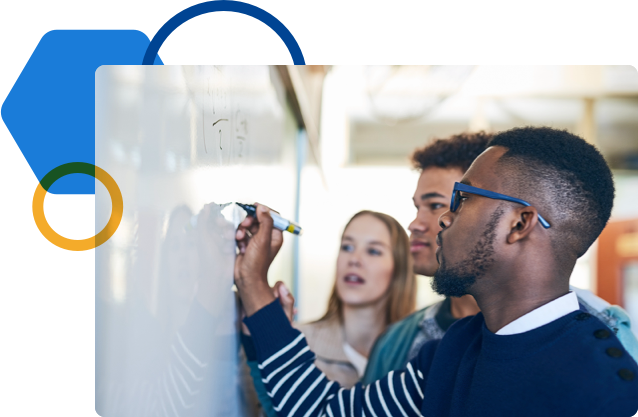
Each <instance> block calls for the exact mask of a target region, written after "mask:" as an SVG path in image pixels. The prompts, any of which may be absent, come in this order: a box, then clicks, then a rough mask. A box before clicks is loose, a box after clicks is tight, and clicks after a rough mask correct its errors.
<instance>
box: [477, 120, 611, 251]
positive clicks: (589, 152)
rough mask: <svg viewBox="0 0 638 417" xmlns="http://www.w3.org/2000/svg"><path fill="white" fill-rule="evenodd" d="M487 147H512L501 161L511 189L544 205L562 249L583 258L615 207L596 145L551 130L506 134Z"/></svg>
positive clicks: (541, 207)
mask: <svg viewBox="0 0 638 417" xmlns="http://www.w3.org/2000/svg"><path fill="white" fill-rule="evenodd" d="M488 145H489V146H502V147H505V148H507V151H506V152H505V154H503V156H501V158H500V159H499V161H498V162H497V166H500V167H504V168H505V169H507V174H506V175H503V176H502V177H503V178H505V183H506V184H507V188H511V189H513V190H514V191H515V192H517V193H518V194H519V195H520V197H519V198H522V199H526V198H530V199H532V200H534V201H536V202H537V203H540V204H541V205H539V206H538V207H537V209H538V210H539V213H541V214H542V215H543V216H544V217H545V216H546V215H547V216H548V217H546V218H547V221H549V223H550V224H551V228H550V229H548V230H552V229H553V230H552V232H551V233H552V234H553V236H554V237H555V238H556V239H552V243H553V246H555V247H556V248H557V251H558V252H560V253H564V252H563V251H564V250H571V251H573V253H574V254H575V255H576V256H577V257H580V256H582V255H583V254H584V253H585V252H586V251H587V249H588V248H589V247H590V246H591V244H592V243H594V241H595V240H596V238H597V237H598V235H600V233H601V232H602V231H603V229H604V228H605V225H606V224H607V221H608V220H609V217H610V216H611V209H612V207H613V205H614V180H613V176H612V173H611V170H610V169H609V166H608V165H607V163H606V162H605V159H604V158H603V156H602V155H601V154H600V152H599V151H598V150H597V149H596V147H594V146H593V145H591V144H589V143H587V142H586V141H585V140H584V139H582V138H580V137H578V136H576V135H574V134H572V133H570V132H568V131H566V130H558V129H553V128H550V127H522V128H516V129H511V130H507V131H505V132H501V133H498V134H496V135H494V137H493V139H492V140H491V141H490V143H489V144H488ZM530 203H531V201H530Z"/></svg>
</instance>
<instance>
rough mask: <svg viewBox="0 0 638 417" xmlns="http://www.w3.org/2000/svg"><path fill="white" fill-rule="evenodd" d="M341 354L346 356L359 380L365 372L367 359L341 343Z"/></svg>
mask: <svg viewBox="0 0 638 417" xmlns="http://www.w3.org/2000/svg"><path fill="white" fill-rule="evenodd" d="M343 353H345V354H346V356H347V357H348V360H350V363H351V364H352V366H354V368H355V369H356V370H357V374H359V378H361V377H362V376H363V374H364V373H365V371H366V366H368V358H366V357H365V356H363V355H362V354H360V353H359V352H357V351H356V350H355V349H354V348H353V347H352V346H350V345H349V344H348V342H343Z"/></svg>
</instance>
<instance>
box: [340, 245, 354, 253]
mask: <svg viewBox="0 0 638 417" xmlns="http://www.w3.org/2000/svg"><path fill="white" fill-rule="evenodd" d="M341 250H342V251H345V252H352V245H350V244H348V243H344V244H342V245H341Z"/></svg>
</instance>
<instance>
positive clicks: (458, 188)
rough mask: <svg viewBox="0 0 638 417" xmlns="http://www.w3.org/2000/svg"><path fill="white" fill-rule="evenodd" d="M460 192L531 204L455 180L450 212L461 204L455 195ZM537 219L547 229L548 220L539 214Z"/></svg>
mask: <svg viewBox="0 0 638 417" xmlns="http://www.w3.org/2000/svg"><path fill="white" fill-rule="evenodd" d="M462 192H463V193H468V194H474V195H479V196H481V197H487V198H491V199H492V200H505V201H510V202H512V203H518V204H522V205H524V206H525V207H531V206H532V205H531V204H530V203H528V202H527V201H525V200H521V199H520V198H514V197H510V196H508V195H505V194H499V193H495V192H494V191H489V190H484V189H482V188H478V187H472V186H471V185H467V184H462V183H460V182H455V183H454V189H453V190H452V199H451V201H450V211H451V212H452V213H454V212H456V210H457V209H458V208H459V205H460V204H461V199H460V198H458V199H457V198H456V196H457V194H458V196H459V197H460V196H461V193H462ZM538 221H539V222H540V224H541V226H543V227H544V228H545V229H549V228H550V227H551V226H550V224H549V222H548V221H547V220H545V219H544V218H543V216H541V215H540V214H538Z"/></svg>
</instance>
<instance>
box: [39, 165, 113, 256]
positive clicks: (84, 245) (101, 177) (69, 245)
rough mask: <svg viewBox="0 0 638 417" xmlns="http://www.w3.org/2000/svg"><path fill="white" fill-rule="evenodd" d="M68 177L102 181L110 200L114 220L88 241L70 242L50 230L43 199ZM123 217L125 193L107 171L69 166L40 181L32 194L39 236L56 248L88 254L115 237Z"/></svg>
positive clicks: (57, 168)
mask: <svg viewBox="0 0 638 417" xmlns="http://www.w3.org/2000/svg"><path fill="white" fill-rule="evenodd" d="M69 174H86V175H90V176H92V177H93V178H95V179H96V180H98V181H100V182H101V183H102V184H104V186H105V187H106V189H107V190H108V192H109V195H110V196H111V218H110V219H109V222H108V223H107V224H106V226H104V229H102V231H101V232H100V233H98V234H97V235H95V236H93V237H90V238H88V239H81V240H75V239H67V238H65V237H63V236H60V235H59V234H57V233H56V232H55V230H53V229H52V228H51V226H49V223H48V222H47V219H46V217H44V197H46V195H47V191H48V190H49V187H51V185H53V183H54V182H56V181H57V180H59V179H60V178H62V177H64V176H65V175H69ZM123 213H124V202H123V201H122V193H121V192H120V187H118V186H117V183H116V182H115V180H114V179H113V177H111V176H110V175H109V174H108V173H107V172H106V171H104V170H103V169H102V168H99V167H96V166H95V165H93V164H89V163H86V162H69V163H68V164H63V165H60V166H59V167H56V168H53V169H52V170H51V171H49V172H48V173H47V174H46V175H45V176H44V177H43V178H42V180H40V183H39V184H38V186H37V187H36V189H35V194H33V219H34V220H35V224H36V226H38V229H39V230H40V233H42V235H43V236H44V237H45V238H46V239H47V240H48V241H49V242H51V243H53V244H54V245H56V246H58V247H60V248H62V249H67V250H74V251H82V250H89V249H93V248H96V247H98V246H100V245H101V244H102V243H104V242H106V241H107V240H109V238H110V237H111V236H113V233H115V231H116V230H117V228H118V226H119V225H120V221H121V220H122V214H123Z"/></svg>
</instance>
